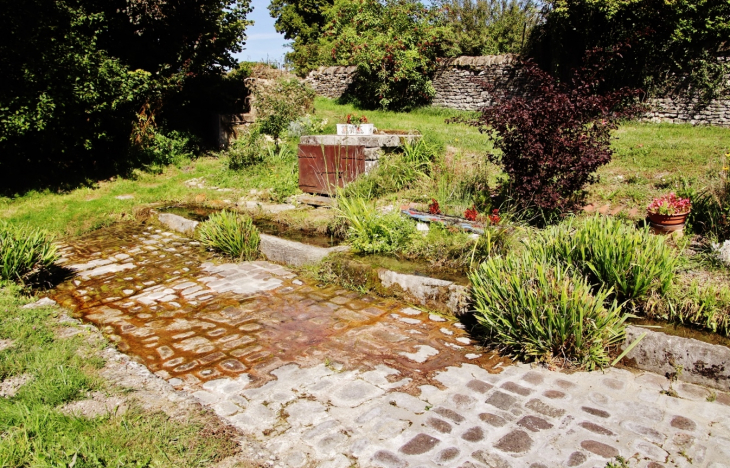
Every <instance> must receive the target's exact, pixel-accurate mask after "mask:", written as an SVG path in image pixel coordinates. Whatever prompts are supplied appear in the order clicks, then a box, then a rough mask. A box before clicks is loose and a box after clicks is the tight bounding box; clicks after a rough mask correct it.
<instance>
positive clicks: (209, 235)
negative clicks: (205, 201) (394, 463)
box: [198, 211, 260, 261]
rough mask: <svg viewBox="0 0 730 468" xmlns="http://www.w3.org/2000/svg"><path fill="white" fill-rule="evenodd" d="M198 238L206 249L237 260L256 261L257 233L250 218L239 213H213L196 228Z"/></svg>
mask: <svg viewBox="0 0 730 468" xmlns="http://www.w3.org/2000/svg"><path fill="white" fill-rule="evenodd" d="M198 238H199V239H200V242H201V243H202V244H203V245H205V246H206V247H209V248H211V249H213V250H217V251H219V252H222V253H223V254H224V255H227V256H229V257H232V258H236V259H238V260H243V261H251V260H256V258H258V255H259V242H260V238H259V231H258V229H256V226H254V224H253V221H251V218H249V217H248V216H246V215H242V214H239V213H233V212H230V211H220V212H218V213H213V214H212V215H210V217H209V218H208V219H207V220H206V221H205V222H203V223H201V224H200V225H199V226H198Z"/></svg>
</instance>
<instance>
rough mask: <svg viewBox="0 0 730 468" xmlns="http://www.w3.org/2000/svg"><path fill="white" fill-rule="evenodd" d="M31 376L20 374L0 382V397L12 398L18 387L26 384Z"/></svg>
mask: <svg viewBox="0 0 730 468" xmlns="http://www.w3.org/2000/svg"><path fill="white" fill-rule="evenodd" d="M32 378H33V376H31V375H30V374H21V375H16V376H13V377H10V378H8V379H5V380H3V381H2V382H0V397H2V398H12V397H14V396H15V394H16V393H18V390H20V387H22V386H23V385H25V384H26V383H28V382H29V381H30V380H31V379H32Z"/></svg>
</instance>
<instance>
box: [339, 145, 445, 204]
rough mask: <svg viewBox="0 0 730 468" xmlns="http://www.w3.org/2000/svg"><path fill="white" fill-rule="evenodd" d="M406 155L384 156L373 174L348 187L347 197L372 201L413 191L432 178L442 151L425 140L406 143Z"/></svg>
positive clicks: (404, 152) (404, 153) (404, 151)
mask: <svg viewBox="0 0 730 468" xmlns="http://www.w3.org/2000/svg"><path fill="white" fill-rule="evenodd" d="M402 148H403V151H402V152H399V153H386V154H383V155H381V157H380V159H379V160H378V166H377V168H376V169H375V170H373V171H372V172H370V173H368V174H366V175H364V176H361V177H359V178H358V179H357V180H355V181H354V182H353V183H351V184H349V185H348V186H347V187H345V189H344V190H345V194H346V195H348V196H353V197H361V198H365V199H372V198H378V197H382V196H383V195H387V194H389V193H394V192H398V191H400V190H403V189H407V188H412V187H414V186H415V185H416V184H417V183H418V182H419V181H422V180H426V179H428V178H429V177H430V176H431V173H432V170H433V164H434V161H435V160H436V159H437V158H438V155H439V149H438V147H437V146H436V145H435V144H433V143H427V142H426V141H425V140H424V139H423V138H421V139H419V140H418V141H417V142H415V143H411V142H408V141H406V142H404V144H403V147H402Z"/></svg>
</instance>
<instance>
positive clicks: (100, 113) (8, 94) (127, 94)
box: [0, 0, 249, 190]
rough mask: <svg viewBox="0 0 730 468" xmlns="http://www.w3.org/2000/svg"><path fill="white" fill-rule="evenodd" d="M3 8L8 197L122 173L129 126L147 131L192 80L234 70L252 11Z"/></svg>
mask: <svg viewBox="0 0 730 468" xmlns="http://www.w3.org/2000/svg"><path fill="white" fill-rule="evenodd" d="M0 5H2V7H3V15H2V16H0V67H1V68H2V70H3V78H4V86H2V87H0V186H2V187H3V188H4V189H5V190H11V189H12V188H13V187H24V186H25V187H27V186H28V185H29V184H30V183H34V184H40V185H47V184H54V185H63V183H61V182H63V180H59V179H64V178H66V181H68V182H71V183H73V182H75V181H74V180H69V179H68V178H69V177H70V174H73V176H74V177H76V178H77V179H81V180H83V179H85V178H88V177H96V176H103V175H104V174H109V173H110V172H112V171H118V170H120V169H121V168H122V167H123V166H124V165H125V164H127V162H128V161H126V158H127V157H128V156H129V154H130V153H129V152H128V148H129V143H130V136H131V135H132V133H133V128H134V127H135V126H137V127H142V132H141V133H143V134H144V133H145V129H149V128H150V127H151V126H153V125H154V122H155V116H156V114H157V113H158V112H159V109H160V108H161V107H162V105H163V103H164V102H166V100H167V98H169V96H171V95H176V94H179V93H180V92H183V91H184V90H185V87H186V84H187V82H189V80H191V79H193V78H195V77H198V76H203V75H213V74H219V75H222V72H223V70H224V68H225V67H228V66H231V65H233V64H235V61H234V60H233V58H232V55H231V53H232V52H235V51H238V50H240V48H241V46H242V44H243V39H244V38H245V35H244V31H245V27H246V25H247V24H248V23H247V22H246V21H245V15H246V13H247V12H248V11H249V7H248V0H203V1H193V0H176V1H163V0H129V1H126V0H110V1H107V2H94V1H92V0H67V1H61V0H28V1H23V2H13V1H9V0H1V3H0ZM136 133H137V134H140V132H136ZM57 183H60V184H57Z"/></svg>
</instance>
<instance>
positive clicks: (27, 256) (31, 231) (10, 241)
mask: <svg viewBox="0 0 730 468" xmlns="http://www.w3.org/2000/svg"><path fill="white" fill-rule="evenodd" d="M58 258H59V255H58V251H57V249H56V246H55V245H53V242H52V239H51V237H50V236H49V235H48V233H47V232H46V231H44V230H42V229H38V228H33V227H30V226H26V225H11V224H8V223H7V222H4V221H0V280H2V281H18V282H21V283H22V282H24V281H26V280H28V279H29V278H30V277H32V276H33V275H35V274H37V273H40V272H42V271H44V270H47V269H48V268H49V267H50V266H51V265H53V263H54V262H55V261H56V260H58Z"/></svg>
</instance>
